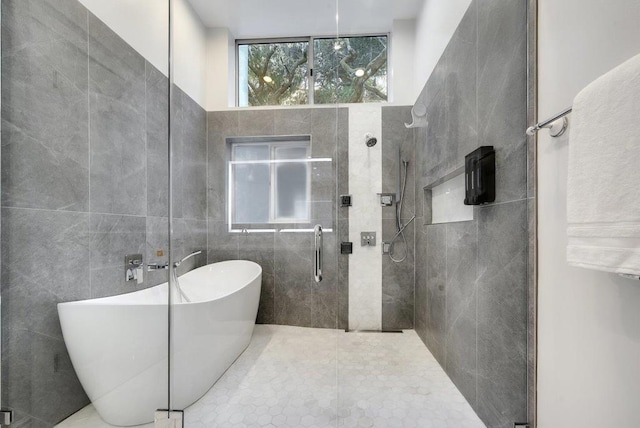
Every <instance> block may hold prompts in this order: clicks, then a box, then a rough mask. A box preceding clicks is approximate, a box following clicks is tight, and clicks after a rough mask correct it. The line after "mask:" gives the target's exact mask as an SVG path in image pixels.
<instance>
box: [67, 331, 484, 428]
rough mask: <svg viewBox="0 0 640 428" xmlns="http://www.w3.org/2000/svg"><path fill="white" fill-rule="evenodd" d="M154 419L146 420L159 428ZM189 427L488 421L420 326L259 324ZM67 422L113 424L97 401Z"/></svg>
mask: <svg viewBox="0 0 640 428" xmlns="http://www.w3.org/2000/svg"><path fill="white" fill-rule="evenodd" d="M152 426H153V424H148V425H144V427H152ZM185 426H186V427H187V428H212V427H221V428H246V427H251V428H253V427H255V428H261V427H266V428H300V427H308V428H351V427H354V428H355V427H375V428H395V427H398V428H401V427H402V428H454V427H455V428H483V427H484V425H483V424H482V422H481V421H480V420H479V419H478V417H477V416H476V414H475V413H474V412H473V410H472V409H471V406H469V404H468V403H467V402H466V401H465V399H464V398H463V396H462V395H461V394H460V392H459V391H458V390H457V389H456V387H455V386H454V385H453V383H452V382H451V380H450V379H449V378H448V377H447V375H446V374H445V373H444V371H443V370H442V368H441V367H440V366H439V365H438V363H437V362H436V360H435V358H433V356H432V355H431V354H430V353H429V351H428V350H427V348H426V347H425V346H424V345H423V343H422V342H421V341H420V339H419V338H418V336H417V334H416V333H415V332H414V331H413V330H405V332H404V333H402V334H399V333H398V334H394V333H345V332H343V331H340V330H326V329H310V328H300V327H288V326H273V325H258V326H256V328H255V331H254V335H253V339H252V341H251V344H250V345H249V347H248V348H247V350H246V351H245V352H244V353H243V354H242V355H241V356H240V357H239V358H238V360H236V362H235V363H234V364H233V365H232V366H231V367H230V368H229V370H227V372H226V373H225V374H224V375H223V376H222V377H221V378H220V379H219V380H218V382H217V383H216V384H215V385H214V386H213V388H211V389H210V390H209V392H207V393H206V394H205V395H204V397H202V398H201V399H200V400H199V401H198V402H196V403H194V404H193V405H191V406H190V407H189V408H187V409H186V410H185ZM58 427H60V428H109V427H110V425H108V424H106V423H104V422H102V420H101V419H100V417H99V416H98V415H97V413H96V411H95V409H94V408H93V407H92V406H91V405H89V406H87V407H85V408H84V409H82V410H81V411H80V412H78V413H76V414H75V415H73V416H71V417H70V418H68V419H67V420H65V421H64V422H62V423H61V424H59V425H58Z"/></svg>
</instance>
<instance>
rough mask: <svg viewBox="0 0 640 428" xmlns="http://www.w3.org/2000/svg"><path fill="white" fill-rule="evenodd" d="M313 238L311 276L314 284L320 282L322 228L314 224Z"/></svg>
mask: <svg viewBox="0 0 640 428" xmlns="http://www.w3.org/2000/svg"><path fill="white" fill-rule="evenodd" d="M313 235H314V238H315V253H314V257H313V276H314V279H315V281H316V282H320V281H322V226H320V225H319V224H316V227H314V228H313Z"/></svg>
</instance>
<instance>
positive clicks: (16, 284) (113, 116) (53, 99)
mask: <svg viewBox="0 0 640 428" xmlns="http://www.w3.org/2000/svg"><path fill="white" fill-rule="evenodd" d="M2 21H3V22H2V24H3V25H2V32H3V34H2V35H3V38H2V55H3V58H2V60H3V67H2V134H3V135H2V163H3V165H2V174H3V175H2V204H3V212H2V233H3V240H2V245H3V248H2V258H3V260H2V286H3V290H2V293H3V299H2V317H3V324H2V330H3V331H2V336H3V345H2V346H3V356H2V357H3V373H2V374H3V380H2V384H3V405H5V406H9V407H12V408H14V409H15V410H16V421H15V422H16V425H20V426H32V427H40V426H42V427H50V426H53V425H54V424H55V423H57V422H59V421H60V420H61V419H63V418H65V417H67V416H69V414H71V413H73V412H75V411H77V410H79V409H80V408H81V407H83V406H84V405H85V404H87V402H88V399H87V398H86V396H85V394H84V392H83V391H82V388H81V386H80V384H79V382H78V380H77V378H76V376H75V372H74V371H73V368H72V367H71V363H70V360H69V357H68V355H67V353H66V348H65V346H64V342H63V340H62V334H61V329H60V323H59V321H58V314H57V309H56V304H57V303H58V302H63V301H72V300H82V299H87V298H91V297H100V296H107V295H114V294H120V293H126V292H131V291H135V290H137V289H140V288H144V287H148V286H152V285H156V284H159V283H162V282H165V281H166V280H167V271H159V272H153V273H151V272H145V275H144V276H145V280H144V283H143V284H142V285H138V284H136V283H133V282H125V281H124V256H125V255H126V254H131V253H142V254H143V255H144V256H145V257H144V259H145V262H160V263H165V262H166V261H167V250H168V242H167V236H168V221H167V218H166V216H167V215H168V209H167V200H168V197H167V187H168V174H167V171H168V169H167V168H168V166H167V164H168V145H167V144H168V138H167V131H168V123H167V122H168V121H167V119H168V115H167V96H168V91H167V84H168V80H167V78H166V77H165V76H164V75H162V73H160V72H159V71H158V70H157V69H155V68H154V67H153V66H151V65H150V64H149V63H148V62H146V61H145V60H144V58H143V57H142V56H141V55H139V54H138V53H137V52H136V51H135V50H134V49H132V48H131V47H130V46H129V45H127V44H126V43H125V42H124V41H123V40H122V39H121V38H120V37H118V36H117V35H116V34H115V33H114V32H113V31H111V30H110V29H109V28H108V27H107V26H106V25H104V24H103V23H102V22H100V21H99V20H98V19H97V18H96V17H94V16H93V15H91V14H90V13H89V12H88V11H87V10H86V9H85V8H84V7H83V6H82V5H81V4H80V3H79V2H77V1H76V0H55V1H54V0H20V1H13V0H6V1H3V2H2ZM174 102H175V104H174V106H173V113H174V116H173V119H174V120H173V123H172V129H173V132H174V134H173V137H174V144H173V146H174V154H175V156H176V158H175V168H174V175H173V182H174V186H175V188H174V190H175V192H174V197H173V200H174V211H175V213H174V214H175V217H178V218H176V220H175V222H174V242H173V251H174V253H173V256H174V258H177V257H183V256H184V255H186V254H189V253H191V252H193V251H195V250H199V249H203V250H205V254H203V255H201V256H199V257H196V258H194V259H191V260H189V261H188V262H185V263H184V264H183V265H182V266H181V272H184V271H186V270H187V269H192V268H194V267H197V266H200V265H202V264H204V263H206V258H207V255H206V253H207V251H206V250H207V239H208V237H207V222H206V202H205V201H206V179H207V171H206V168H207V163H206V154H207V153H206V152H207V146H206V127H207V123H206V116H205V113H204V110H203V109H201V108H200V107H199V106H197V105H196V104H195V103H194V102H193V100H191V99H190V98H189V97H187V96H186V95H185V94H184V93H183V92H182V91H181V90H180V89H179V88H175V97H174ZM89 124H90V125H91V126H89ZM183 159H186V160H185V161H184V162H183ZM186 182H188V184H189V185H188V186H187V185H186ZM12 207H15V208H12ZM146 215H154V216H155V217H148V218H146V217H145V216H146ZM183 216H184V217H187V218H179V217H183ZM158 250H163V251H164V255H163V256H157V253H156V252H157V251H158ZM14 351H15V352H14ZM25 355H26V356H28V358H25Z"/></svg>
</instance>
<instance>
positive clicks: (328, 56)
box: [239, 36, 387, 106]
mask: <svg viewBox="0 0 640 428" xmlns="http://www.w3.org/2000/svg"><path fill="white" fill-rule="evenodd" d="M312 47H313V49H312V51H313V61H309V58H308V55H309V42H308V41H299V42H298V41H296V42H274V43H252V44H240V45H239V53H240V58H241V61H242V58H244V61H246V63H247V67H242V65H241V66H240V73H241V75H240V76H239V82H240V88H239V92H240V100H241V102H240V105H249V106H262V105H296V104H308V103H310V101H311V96H310V90H309V86H310V82H313V103H314V104H330V103H363V102H381V101H387V37H386V36H364V37H345V38H339V39H336V38H333V39H329V38H315V39H312ZM310 64H313V66H312V69H313V77H312V78H311V77H310V76H309V74H310V73H309V69H310V68H311V66H310ZM245 69H246V71H243V70H245ZM243 72H244V73H246V75H245V76H243V75H242V73H243ZM244 82H246V87H243V86H245V85H244ZM243 98H244V100H245V101H244V102H243V101H242V100H243Z"/></svg>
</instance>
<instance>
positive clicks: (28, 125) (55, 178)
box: [2, 0, 89, 211]
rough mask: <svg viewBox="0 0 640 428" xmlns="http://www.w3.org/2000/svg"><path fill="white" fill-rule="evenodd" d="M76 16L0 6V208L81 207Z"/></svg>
mask: <svg viewBox="0 0 640 428" xmlns="http://www.w3.org/2000/svg"><path fill="white" fill-rule="evenodd" d="M83 11H84V8H82V7H81V6H80V5H79V4H78V3H77V2H76V1H62V2H56V3H55V4H51V2H48V1H47V2H44V1H30V0H27V1H25V0H20V1H3V2H2V205H3V206H14V207H31V208H42V209H63V210H73V211H86V210H87V209H88V207H89V188H88V183H89V162H88V159H89V141H88V137H87V135H88V113H87V19H86V13H83ZM61 106H64V108H60V107H61Z"/></svg>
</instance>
